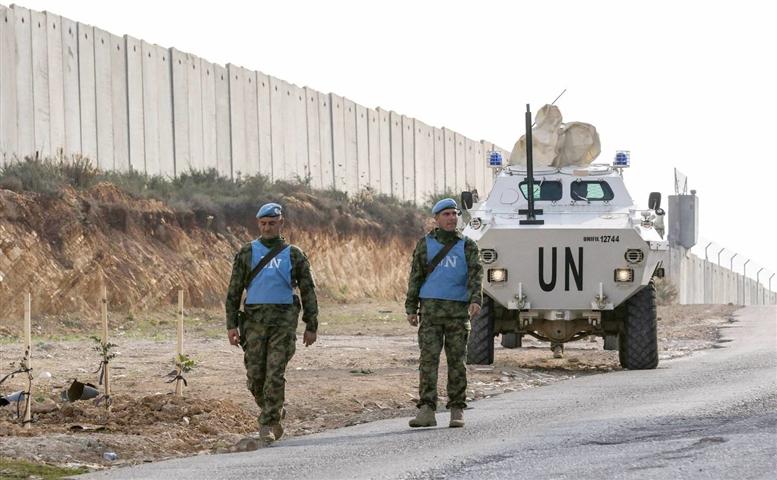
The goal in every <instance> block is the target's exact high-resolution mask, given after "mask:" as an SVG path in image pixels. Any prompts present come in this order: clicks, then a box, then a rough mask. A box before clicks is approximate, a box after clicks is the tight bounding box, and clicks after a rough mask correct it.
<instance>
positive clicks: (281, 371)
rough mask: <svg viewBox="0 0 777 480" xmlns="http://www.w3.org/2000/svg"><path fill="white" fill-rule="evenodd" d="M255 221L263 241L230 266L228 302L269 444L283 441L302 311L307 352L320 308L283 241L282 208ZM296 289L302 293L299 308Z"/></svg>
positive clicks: (231, 330) (297, 254)
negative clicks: (290, 370)
mask: <svg viewBox="0 0 777 480" xmlns="http://www.w3.org/2000/svg"><path fill="white" fill-rule="evenodd" d="M256 218H257V222H258V224H259V232H260V237H259V238H258V239H256V240H254V241H252V242H250V243H248V244H246V245H244V246H243V247H242V248H241V249H240V251H239V252H238V253H237V255H235V260H234V262H233V264H232V277H231V278H230V281H229V289H228V291H227V300H226V316H227V334H228V338H229V343H230V344H231V345H235V346H237V345H240V346H241V347H242V348H243V351H244V356H243V362H244V363H245V367H246V376H247V377H248V382H247V385H248V390H249V391H250V392H251V393H252V394H253V396H254V399H255V400H256V404H257V405H258V406H259V408H260V409H261V415H260V416H259V435H260V437H261V440H263V441H265V442H268V443H269V442H273V441H275V440H279V439H280V438H281V437H282V436H283V426H282V425H281V420H282V418H283V416H284V415H285V410H284V408H283V402H284V398H285V388H286V377H285V372H286V365H287V364H288V363H289V360H291V357H292V356H294V351H295V349H296V341H297V335H296V330H297V319H298V317H299V313H300V308H301V309H302V311H303V315H302V321H303V322H305V333H304V335H303V337H302V342H303V343H304V344H305V346H306V347H307V346H310V345H312V344H313V343H315V341H316V330H317V329H318V303H317V300H316V290H315V288H316V287H315V283H314V281H313V276H312V274H311V271H310V264H309V263H308V259H307V257H306V256H305V254H304V253H303V252H302V250H300V249H299V248H298V247H296V246H294V245H289V244H287V243H286V242H285V240H284V238H283V237H282V236H281V228H282V227H283V222H284V219H283V212H282V208H281V206H280V205H278V204H277V203H267V204H265V205H263V206H262V207H261V208H260V209H259V212H258V213H257V214H256ZM295 287H298V288H299V293H300V296H301V297H302V302H301V304H300V298H299V297H298V296H297V295H296V294H295V293H294V289H295ZM244 291H245V293H246V296H245V305H244V308H243V310H241V309H240V303H241V301H242V298H243V292H244Z"/></svg>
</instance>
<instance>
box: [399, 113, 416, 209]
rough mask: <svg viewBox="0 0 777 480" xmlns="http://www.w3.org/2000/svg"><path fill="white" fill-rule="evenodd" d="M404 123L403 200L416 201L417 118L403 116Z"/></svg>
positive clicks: (402, 121)
mask: <svg viewBox="0 0 777 480" xmlns="http://www.w3.org/2000/svg"><path fill="white" fill-rule="evenodd" d="M401 119H402V120H401V125H402V186H403V187H402V188H403V190H404V195H403V196H402V200H406V201H411V202H412V201H414V200H415V198H416V190H415V119H413V118H412V117H408V116H405V115H402V116H401Z"/></svg>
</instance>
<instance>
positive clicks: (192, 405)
mask: <svg viewBox="0 0 777 480" xmlns="http://www.w3.org/2000/svg"><path fill="white" fill-rule="evenodd" d="M734 310H735V307H732V306H710V305H696V306H668V307H659V345H660V351H661V354H660V355H661V359H667V358H673V357H677V356H683V355H689V354H691V353H692V352H694V351H696V350H700V349H705V348H711V347H713V346H714V345H716V342H717V341H718V331H717V328H718V327H719V326H720V325H721V324H724V323H727V322H729V321H734V319H733V317H731V314H732V313H733V312H734ZM174 318H175V317H174V313H173V312H165V311H161V312H156V313H155V314H148V315H143V316H140V317H137V318H135V317H133V318H131V319H129V320H127V319H125V320H127V321H124V322H122V325H124V326H123V327H122V328H116V329H113V330H112V332H111V341H112V342H114V343H116V344H118V347H117V350H118V352H119V355H118V356H117V358H116V359H114V360H113V362H112V363H111V372H112V376H111V378H112V388H113V404H112V407H111V411H110V412H108V411H106V409H105V408H104V406H102V405H100V406H97V405H95V404H94V402H93V401H79V402H75V403H67V402H64V401H63V400H62V399H61V397H60V394H61V392H62V391H63V390H64V389H66V388H67V386H68V385H69V384H70V382H71V381H72V379H74V378H77V379H79V380H80V381H84V382H86V381H91V382H94V383H96V379H97V374H96V373H94V371H95V370H96V368H97V366H98V364H99V360H98V354H97V352H96V351H94V349H93V347H94V342H93V341H92V340H90V339H88V338H87V336H85V335H83V334H80V335H73V334H67V335H63V334H62V332H61V331H60V332H59V334H58V336H57V335H56V334H55V335H48V336H46V337H44V336H42V334H41V336H40V337H39V338H34V340H33V344H34V346H33V355H34V356H33V367H34V369H35V370H34V376H35V377H36V380H35V381H34V390H33V398H34V402H33V404H34V412H35V415H34V422H33V423H32V425H31V427H30V428H23V427H22V426H21V425H20V424H19V421H18V419H17V418H16V408H15V405H11V406H7V407H4V408H0V452H2V454H0V455H1V456H3V457H7V458H15V459H25V460H31V461H34V462H45V463H50V464H56V465H63V466H87V467H89V468H93V469H98V468H105V467H109V466H115V465H125V464H135V463H140V462H148V461H154V460H160V459H164V458H170V457H178V456H186V455H195V454H201V453H202V454H208V453H221V452H228V451H235V450H236V449H238V448H240V445H241V443H240V441H241V439H244V438H245V437H246V436H247V435H250V434H251V433H252V432H255V431H256V430H257V425H256V417H257V414H258V408H257V407H256V405H255V404H254V402H253V399H252V397H251V396H250V394H249V393H248V391H247V390H246V387H245V369H244V367H243V362H242V353H241V352H240V351H239V350H238V349H236V348H234V347H230V346H229V345H228V343H227V341H226V335H225V330H224V328H223V323H222V320H221V314H220V313H219V312H217V311H205V310H200V311H194V312H188V314H187V318H186V339H185V341H184V350H185V352H186V353H188V354H189V355H190V356H191V357H192V358H193V359H195V360H196V362H197V365H196V367H195V368H194V370H193V371H192V372H190V373H189V374H188V375H187V380H188V387H186V388H185V389H184V396H183V397H176V396H174V395H172V392H173V391H174V386H173V384H169V383H165V381H166V377H165V375H166V374H167V373H169V372H170V370H171V369H172V366H173V352H174V348H175V342H174V339H173V338H172V336H171V334H172V333H173V332H174V328H173V325H174V323H173V322H174ZM320 322H321V327H320V331H319V340H318V342H317V343H316V344H315V345H313V346H312V347H309V348H305V347H303V346H302V345H301V342H299V343H298V347H297V354H296V355H295V357H294V358H293V360H292V361H291V363H290V365H289V368H288V371H287V381H288V384H287V396H286V402H287V407H286V408H287V411H288V415H287V418H286V420H285V422H284V426H285V428H286V434H287V435H288V436H299V435H306V434H309V433H313V432H319V431H322V430H327V429H332V428H339V427H343V426H348V425H353V424H357V423H363V422H368V421H372V420H376V419H382V418H392V417H409V416H411V415H413V414H414V412H415V406H414V402H415V399H416V396H417V382H418V372H417V365H418V346H417V342H416V337H415V335H414V329H413V328H412V327H410V326H409V325H407V324H406V323H405V321H404V315H403V314H402V308H401V306H400V305H399V304H397V303H393V302H392V303H363V304H356V305H342V304H334V305H325V306H323V307H322V314H321V320H320ZM55 326H56V322H52V324H51V325H47V326H46V327H51V328H52V329H54V327H55ZM45 330H46V331H56V329H54V330H49V328H46V329H45ZM64 330H65V331H67V329H64ZM21 355H22V352H21V345H20V342H19V341H18V339H13V338H8V337H6V339H5V340H3V341H2V342H1V343H0V373H2V374H4V373H7V372H6V369H7V368H8V367H7V365H8V364H9V363H10V362H14V361H17V360H19V359H20V358H21ZM441 363H442V366H441V372H440V380H441V381H440V387H439V388H440V392H441V394H444V391H445V386H444V379H445V364H444V361H443V362H441ZM618 369H620V367H619V366H618V359H617V352H608V351H604V350H603V349H602V341H601V339H596V340H589V339H584V340H581V341H578V342H575V343H570V344H567V346H566V351H565V355H564V358H561V359H554V358H552V355H551V353H550V351H549V348H548V345H547V344H543V343H541V342H538V341H535V340H533V339H524V346H523V348H519V349H513V350H507V349H503V348H502V347H501V346H499V343H498V339H497V352H496V363H495V364H494V365H493V366H488V367H479V366H471V367H469V390H468V397H470V398H471V399H472V400H473V402H472V403H471V404H470V406H471V407H472V408H477V402H476V401H477V400H479V399H482V398H487V397H490V396H493V395H498V394H501V393H504V392H510V391H516V390H521V389H525V388H534V387H541V386H543V385H548V384H551V383H554V382H559V381H563V380H566V379H570V378H574V377H577V376H580V375H592V374H602V373H607V372H610V371H612V370H618ZM43 372H49V373H50V374H51V379H49V380H46V379H43V378H39V377H40V375H41V374H43ZM44 376H45V375H44ZM24 385H25V383H24V379H23V378H22V377H20V376H17V377H15V378H13V379H11V380H9V381H7V382H6V383H4V384H3V385H2V386H0V395H6V394H8V393H10V392H13V391H16V390H20V389H22V388H24ZM444 401H445V398H444V397H443V399H442V403H443V404H444ZM106 452H114V453H116V454H117V455H118V460H115V461H109V460H105V459H104V458H103V454H104V453H106Z"/></svg>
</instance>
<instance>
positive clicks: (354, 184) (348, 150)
mask: <svg viewBox="0 0 777 480" xmlns="http://www.w3.org/2000/svg"><path fill="white" fill-rule="evenodd" d="M343 136H344V138H345V143H344V145H345V176H344V178H343V182H344V185H345V188H344V189H343V190H345V191H346V192H354V193H356V192H357V191H359V183H360V178H359V157H358V150H357V139H356V104H355V103H354V102H353V101H352V100H349V99H347V98H345V97H343Z"/></svg>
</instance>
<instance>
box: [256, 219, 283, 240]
mask: <svg viewBox="0 0 777 480" xmlns="http://www.w3.org/2000/svg"><path fill="white" fill-rule="evenodd" d="M281 227H283V217H282V216H280V217H262V218H260V219H259V234H260V235H261V236H262V237H264V238H275V237H277V236H278V235H280V234H281Z"/></svg>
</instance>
